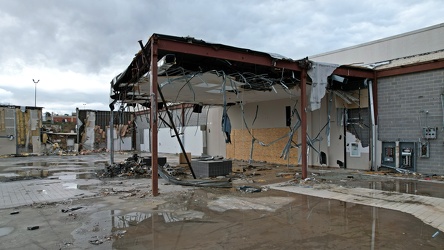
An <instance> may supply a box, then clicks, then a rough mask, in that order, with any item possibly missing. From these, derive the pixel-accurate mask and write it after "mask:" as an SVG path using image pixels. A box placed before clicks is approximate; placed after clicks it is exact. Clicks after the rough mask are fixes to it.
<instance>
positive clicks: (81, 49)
mask: <svg viewBox="0 0 444 250" xmlns="http://www.w3.org/2000/svg"><path fill="white" fill-rule="evenodd" d="M443 13H444V3H443V1H442V0H435V1H433V0H422V1H419V0H415V1H413V0H384V1H380V0H373V1H356V0H335V1H333V0H331V1H329V0H287V1H284V0H282V1H279V0H275V1H272V0H264V1H260V0H243V1H239V0H211V1H209V0H201V1H186V0H183V1H179V0H176V1H173V0H164V1H160V0H159V1H155V0H109V1H105V0H94V1H91V0H0V103H1V104H11V105H18V106H34V102H35V99H34V96H35V93H37V106H39V107H44V112H55V113H59V114H65V113H71V112H74V111H75V109H76V107H79V108H80V109H83V108H86V109H98V110H108V109H109V108H108V103H109V92H110V81H111V79H112V78H113V77H114V76H116V75H117V74H119V73H120V72H122V71H123V70H124V69H125V68H126V67H127V66H128V65H129V63H130V62H131V60H132V58H133V56H134V54H135V53H137V52H138V50H139V49H140V47H139V45H138V43H137V41H138V40H143V41H144V43H146V41H147V40H148V38H149V37H150V36H151V35H152V34H153V33H160V34H166V35H173V36H192V37H195V38H198V39H202V40H204V41H207V42H214V43H222V44H226V45H231V46H236V47H243V48H249V49H253V50H259V51H264V52H273V53H278V54H281V55H284V56H286V57H290V58H293V59H300V58H303V57H306V56H310V55H314V54H319V53H322V52H327V51H331V50H335V49H340V48H344V47H347V46H352V45H356V44H360V43H364V42H369V41H372V40H376V39H380V38H384V37H388V36H393V35H397V34H400V33H404V32H409V31H412V30H416V29H420V28H425V27H428V26H432V25H435V24H439V23H443V22H444V14H443ZM33 79H34V80H35V81H37V80H40V81H39V82H38V83H37V84H34V82H33ZM35 87H36V90H37V91H36V92H35Z"/></svg>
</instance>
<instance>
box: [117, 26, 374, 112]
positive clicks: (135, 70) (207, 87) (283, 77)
mask: <svg viewBox="0 0 444 250" xmlns="http://www.w3.org/2000/svg"><path fill="white" fill-rule="evenodd" d="M152 43H155V44H156V45H157V48H158V49H157V58H159V60H158V63H157V66H158V85H159V87H160V89H161V91H162V92H163V95H164V98H165V100H166V102H169V103H196V104H206V105H229V104H234V103H239V102H242V103H248V102H259V101H270V100H277V99H284V98H293V97H297V96H299V95H300V91H299V88H297V86H299V84H300V79H301V69H302V67H305V66H307V67H310V63H311V62H310V61H308V60H307V59H302V60H293V59H290V58H286V57H283V56H280V55H278V54H272V53H265V52H259V51H254V50H250V49H244V48H237V47H232V46H227V45H223V44H216V43H208V42H205V41H202V40H198V39H195V38H192V37H175V36H168V35H160V34H153V36H152V37H151V38H150V40H149V41H148V43H147V44H146V45H144V50H145V52H147V53H148V54H150V53H151V46H152ZM143 52H144V51H142V50H140V51H139V52H138V53H137V54H136V55H135V57H134V59H133V61H132V62H131V64H130V65H129V66H128V67H127V69H126V70H125V71H124V72H123V73H121V74H119V75H118V76H116V77H115V78H114V79H113V80H112V81H111V85H112V93H111V98H112V99H113V100H114V101H122V102H124V103H126V104H127V105H130V106H134V105H136V104H140V105H142V106H145V107H149V105H150V63H151V61H150V60H151V59H150V57H149V56H144V53H143ZM335 74H342V75H344V76H347V77H350V78H353V79H356V77H358V79H359V78H361V79H362V78H371V77H372V76H373V75H372V73H371V70H369V69H363V68H357V67H350V66H342V67H339V68H337V69H336V70H335ZM350 82H352V81H350ZM159 102H160V98H159Z"/></svg>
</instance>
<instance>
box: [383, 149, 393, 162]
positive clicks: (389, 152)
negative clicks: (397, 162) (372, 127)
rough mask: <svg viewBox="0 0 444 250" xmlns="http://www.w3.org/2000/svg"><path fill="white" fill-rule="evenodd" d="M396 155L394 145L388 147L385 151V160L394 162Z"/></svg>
mask: <svg viewBox="0 0 444 250" xmlns="http://www.w3.org/2000/svg"><path fill="white" fill-rule="evenodd" d="M394 156H395V148H394V147H386V148H385V152H384V159H383V160H384V161H385V162H393V161H394V158H393V157H394Z"/></svg>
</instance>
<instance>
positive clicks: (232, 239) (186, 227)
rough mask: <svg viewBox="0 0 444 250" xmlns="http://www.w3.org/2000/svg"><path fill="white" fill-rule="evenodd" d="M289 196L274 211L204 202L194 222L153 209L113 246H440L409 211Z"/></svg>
mask: <svg viewBox="0 0 444 250" xmlns="http://www.w3.org/2000/svg"><path fill="white" fill-rule="evenodd" d="M289 197H291V198H292V199H293V201H292V202H291V203H289V204H286V205H285V206H284V207H282V208H280V209H278V210H276V211H264V210H255V209H249V210H242V209H235V210H227V211H225V212H219V211H213V210H210V209H208V208H207V207H206V206H205V205H203V206H201V207H200V208H198V209H196V210H201V211H202V214H205V216H203V217H201V218H200V219H195V220H192V221H186V220H183V221H176V222H174V223H166V220H165V216H164V215H163V214H162V213H153V215H152V216H151V217H149V216H147V217H148V218H147V219H145V220H142V221H140V222H137V224H135V225H136V226H129V227H126V228H125V230H126V233H125V236H124V237H122V238H119V239H116V240H115V241H114V242H113V245H112V248H113V249H139V248H140V249H142V248H143V247H145V249H146V248H150V249H346V248H350V249H444V237H442V234H441V233H439V234H436V231H437V229H435V228H433V227H431V226H428V225H426V224H424V223H423V222H421V221H420V220H418V219H416V218H414V217H413V216H411V215H409V214H405V213H401V212H397V211H393V210H387V209H381V208H376V207H369V206H362V205H357V204H354V203H347V202H341V201H336V200H328V199H322V198H316V197H309V196H304V195H296V194H295V195H289ZM175 214H177V211H175ZM175 214H174V213H173V214H172V216H175ZM203 218H205V219H203ZM190 222H192V223H190Z"/></svg>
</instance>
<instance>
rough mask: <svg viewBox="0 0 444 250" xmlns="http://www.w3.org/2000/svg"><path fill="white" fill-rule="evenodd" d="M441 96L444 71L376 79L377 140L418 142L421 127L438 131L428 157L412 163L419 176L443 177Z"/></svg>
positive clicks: (443, 155) (443, 132)
mask: <svg viewBox="0 0 444 250" xmlns="http://www.w3.org/2000/svg"><path fill="white" fill-rule="evenodd" d="M443 93H444V69H441V70H433V71H427V72H421V73H414V74H406V75H402V76H394V77H385V78H380V79H378V123H379V131H378V132H379V138H378V139H379V140H381V141H396V140H398V141H409V142H418V141H419V140H420V138H421V137H422V127H426V126H428V127H437V128H438V137H437V139H434V140H429V142H430V157H429V158H419V157H417V159H416V170H417V172H420V173H427V174H438V175H444V131H443V110H442V104H441V94H443ZM426 111H428V113H426ZM415 153H417V149H416V152H415Z"/></svg>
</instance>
